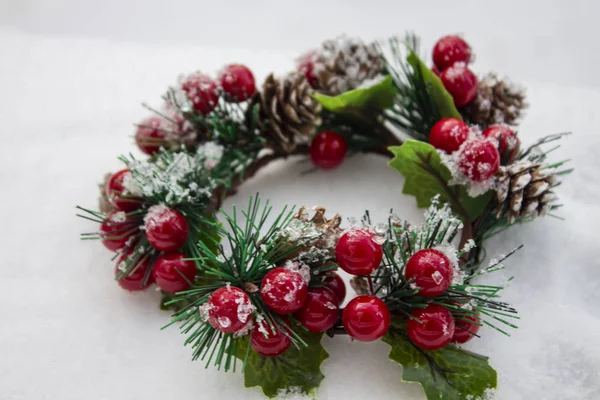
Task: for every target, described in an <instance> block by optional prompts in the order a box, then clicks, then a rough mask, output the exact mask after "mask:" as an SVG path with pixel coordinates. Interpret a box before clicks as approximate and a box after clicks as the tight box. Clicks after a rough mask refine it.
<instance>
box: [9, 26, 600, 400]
mask: <svg viewBox="0 0 600 400" xmlns="http://www.w3.org/2000/svg"><path fill="white" fill-rule="evenodd" d="M0 43H1V44H2V46H1V47H0V48H1V50H0V58H1V59H2V63H0V88H2V90H1V91H0V116H1V117H2V118H1V120H2V131H1V135H2V142H1V143H2V144H1V145H0V183H1V184H2V194H3V196H2V207H0V220H1V221H2V222H3V229H2V231H1V232H2V233H1V239H2V240H1V243H2V256H3V257H2V263H1V265H2V266H1V267H0V268H2V275H1V276H2V280H1V282H2V284H3V285H2V290H0V302H1V304H2V307H0V321H1V323H0V388H1V392H2V394H1V395H0V397H1V398H2V399H7V400H25V399H28V400H29V399H31V400H33V399H35V400H40V399H53V400H54V399H60V400H81V399H86V400H96V399H98V400H99V399H110V400H120V399H127V400H130V399H145V400H152V399H160V400H164V399H179V400H192V399H194V400H195V399H198V398H206V399H209V398H221V399H234V398H245V399H261V398H262V395H261V392H260V390H259V389H257V388H253V389H245V388H244V384H243V379H242V376H241V375H240V374H239V372H238V373H236V374H231V373H224V372H219V371H217V370H216V369H214V368H209V369H205V368H204V365H203V364H201V363H200V362H198V363H191V362H190V357H191V351H190V349H189V348H184V347H183V345H182V343H183V337H182V336H181V335H180V334H179V331H178V330H177V329H176V328H170V329H167V330H164V331H161V330H160V329H159V328H160V327H161V326H163V325H164V324H165V323H166V322H167V321H168V319H169V316H168V314H167V313H165V312H163V311H160V310H159V309H158V307H157V304H158V299H159V294H158V293H157V292H156V291H154V290H148V291H147V292H145V293H141V294H130V293H127V292H125V291H123V290H122V289H120V288H119V286H118V285H116V284H115V282H114V281H113V274H114V264H113V263H112V262H111V261H110V258H111V254H110V253H108V252H107V251H106V250H105V249H104V248H103V247H102V245H100V244H99V243H93V242H91V243H90V242H80V241H79V239H78V235H79V233H81V232H89V231H93V230H94V229H95V226H94V224H93V223H91V222H88V221H85V220H83V219H79V218H76V217H75V209H74V206H75V205H76V204H79V205H82V206H85V207H91V208H94V207H95V206H96V201H97V195H98V193H97V186H96V184H97V183H98V182H100V181H101V180H102V177H103V174H104V173H105V172H107V171H116V170H118V169H120V168H121V164H120V163H119V162H118V161H117V156H118V155H119V154H122V153H128V152H130V151H133V152H134V153H135V154H137V155H139V153H138V152H137V150H135V148H134V145H133V139H132V135H133V133H134V126H133V124H134V123H136V122H138V121H140V120H141V119H142V118H143V117H145V116H146V115H147V113H146V111H145V110H144V109H143V108H142V107H141V106H140V103H141V102H142V101H148V102H149V103H150V104H151V105H154V106H156V107H160V105H161V101H160V94H161V93H164V90H165V89H166V87H167V86H168V85H169V84H170V83H171V82H173V81H174V79H175V78H176V76H177V75H178V74H179V73H186V72H193V71H195V70H197V69H199V68H200V69H202V70H203V71H206V72H211V71H215V72H216V71H217V70H218V69H219V68H220V67H221V66H222V65H223V64H225V63H226V62H242V63H245V64H247V65H250V66H251V67H252V69H253V70H254V71H255V74H256V76H257V79H258V80H260V79H262V78H263V77H264V76H266V74H267V73H268V72H269V71H270V70H271V69H274V70H275V71H276V72H278V73H283V72H285V71H287V70H289V69H291V68H292V66H293V63H294V57H295V56H296V55H297V54H295V53H293V52H279V53H272V52H267V51H251V50H233V49H230V50H216V49H209V48H198V47H192V46H185V45H182V46H169V47H167V46H166V45H152V44H145V45H139V44H137V45H134V44H130V43H118V42H110V41H106V40H99V39H70V38H67V37H62V38H52V37H50V38H48V37H41V36H28V35H23V34H13V33H11V32H6V31H5V32H2V31H0ZM474 69H475V70H476V71H477V64H475V66H474ZM478 72H485V71H478ZM526 86H527V89H528V93H529V100H530V104H531V108H530V110H529V112H528V116H527V118H526V120H525V121H524V122H523V124H522V125H521V128H520V130H519V136H520V137H521V138H522V140H523V141H524V142H525V143H531V142H533V141H534V140H535V139H536V138H538V137H540V136H542V135H543V134H548V133H556V132H562V131H573V132H574V135H573V136H571V137H569V138H567V139H566V140H565V141H564V143H563V147H562V148H561V149H559V150H557V151H556V152H555V154H554V157H556V158H571V159H573V161H572V165H573V166H574V167H575V168H576V171H575V173H574V174H573V175H572V176H570V177H568V178H566V179H565V180H564V183H563V184H562V185H561V186H560V187H559V188H558V190H557V192H558V193H559V195H560V197H561V199H562V202H563V203H564V204H565V207H564V208H563V209H562V210H561V211H560V212H559V214H560V215H561V216H562V217H564V218H566V221H560V220H558V219H554V218H550V217H546V218H543V219H540V220H539V221H536V222H535V223H533V224H530V225H527V226H523V227H516V228H513V229H511V230H510V231H509V232H507V233H506V234H503V235H501V236H499V237H497V238H495V239H494V240H492V241H491V242H490V243H489V247H488V252H489V254H490V257H492V256H494V257H498V256H499V254H501V253H506V252H508V251H509V250H511V249H512V248H514V247H516V246H517V245H519V244H521V243H524V244H525V248H524V249H523V250H522V251H520V252H519V253H517V254H516V255H515V256H513V257H512V258H511V259H509V260H508V261H507V262H506V263H505V264H506V266H507V268H506V269H505V270H503V271H500V272H497V273H494V274H490V275H489V276H488V277H486V278H485V280H486V281H489V282H491V281H498V282H503V281H505V279H506V278H508V277H510V276H512V275H514V276H515V280H514V281H513V282H512V283H511V285H510V287H509V288H508V289H507V290H506V293H505V299H506V300H507V301H510V302H512V303H513V304H514V305H515V306H516V307H517V308H518V309H519V310H520V315H521V318H522V320H521V321H520V323H519V325H520V328H519V329H518V330H516V331H514V332H513V333H512V337H510V338H509V337H505V336H503V335H501V334H500V333H498V332H496V331H494V330H492V329H487V328H484V329H482V331H481V333H482V336H483V337H482V339H479V340H477V339H475V340H473V341H472V342H471V343H469V344H467V345H466V346H465V347H466V348H467V349H470V350H473V351H476V352H481V353H483V354H486V355H488V356H489V357H490V360H491V364H492V365H493V366H494V367H495V368H496V369H497V370H498V374H499V388H498V391H497V398H498V399H503V400H520V399H523V400H525V399H532V398H535V399H548V400H563V399H590V400H591V399H599V398H600V312H599V309H600V256H599V255H598V240H599V239H598V228H597V227H598V225H599V223H600V201H599V199H600V182H599V180H598V171H600V157H598V156H597V155H596V154H594V153H595V152H597V151H599V150H598V149H600V134H599V132H600V117H598V113H597V106H598V104H600V92H598V91H593V90H586V89H577V88H570V87H563V86H558V85H554V84H548V83H545V84H541V83H539V84H538V83H534V82H528V83H527V85H526ZM297 161H298V160H296V159H293V160H290V161H287V162H279V163H276V164H273V165H272V166H270V167H269V168H268V169H266V170H265V171H263V172H261V173H260V174H259V175H258V176H257V177H256V178H254V179H252V180H251V181H249V182H247V183H246V184H245V185H244V186H243V187H242V188H241V190H240V191H239V192H238V193H237V194H236V195H235V196H234V197H232V198H230V199H228V200H227V201H226V202H225V204H224V207H225V209H226V210H227V211H231V208H232V205H233V204H240V205H245V204H247V200H248V197H249V196H250V195H252V194H254V193H256V192H260V193H261V195H262V196H263V197H265V198H269V199H271V201H272V203H273V205H274V207H275V209H276V210H277V209H280V208H281V207H283V205H284V204H293V203H295V204H298V205H302V204H305V205H307V206H312V205H316V204H318V205H322V206H324V207H326V208H327V210H328V214H329V213H331V214H332V215H333V214H334V213H336V212H339V213H340V214H342V215H343V216H344V217H351V216H355V217H360V216H361V215H362V213H363V211H364V209H366V208H368V209H369V210H370V211H371V215H372V217H373V218H374V220H375V221H377V220H379V221H385V217H386V215H387V213H388V211H389V209H390V208H393V209H394V211H395V212H396V213H397V214H398V215H399V216H400V217H402V218H405V219H408V220H409V221H411V222H413V223H416V222H422V220H423V216H422V210H417V209H416V207H415V200H414V199H413V198H411V197H407V196H404V195H402V194H401V187H402V183H403V179H402V177H401V176H400V175H399V174H398V173H396V172H395V171H393V170H392V169H390V168H389V167H387V166H386V162H385V160H383V159H382V158H380V157H377V156H356V157H353V158H351V159H348V160H347V162H345V163H344V165H343V166H342V167H340V168H338V169H336V170H333V171H327V172H317V173H313V174H309V175H306V176H303V177H302V178H300V173H301V172H302V171H304V170H306V169H307V164H306V163H298V162H297ZM345 221H346V220H345ZM344 279H345V280H346V282H347V281H348V276H346V275H344ZM324 345H325V347H326V348H327V350H328V351H329V353H330V358H329V359H327V360H326V361H325V362H324V364H323V371H324V373H325V375H326V379H325V380H324V382H323V384H322V387H321V388H320V390H319V392H318V398H320V399H321V398H322V399H362V398H369V399H394V398H396V399H400V398H401V399H405V400H413V399H414V400H417V399H424V398H425V397H424V395H423V393H422V390H421V388H420V387H419V386H418V385H417V384H410V383H402V382H401V379H400V376H401V367H400V366H399V365H396V364H394V363H392V362H390V361H388V359H387V353H388V352H389V347H388V346H387V345H386V344H384V343H381V342H377V343H351V342H350V341H348V340H347V338H335V339H330V338H325V339H324Z"/></svg>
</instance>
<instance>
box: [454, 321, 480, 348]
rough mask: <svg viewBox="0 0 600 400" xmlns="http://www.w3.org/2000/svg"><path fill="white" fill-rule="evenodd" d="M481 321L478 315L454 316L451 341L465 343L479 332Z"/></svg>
mask: <svg viewBox="0 0 600 400" xmlns="http://www.w3.org/2000/svg"><path fill="white" fill-rule="evenodd" d="M480 324H481V321H480V320H479V316H475V315H465V316H460V317H457V318H454V325H455V328H454V335H453V336H452V343H466V342H468V341H469V340H471V339H472V338H473V337H474V336H475V335H476V334H477V332H479V328H480Z"/></svg>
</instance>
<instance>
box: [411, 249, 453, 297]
mask: <svg viewBox="0 0 600 400" xmlns="http://www.w3.org/2000/svg"><path fill="white" fill-rule="evenodd" d="M404 274H405V275H406V279H414V281H413V282H414V284H415V285H417V286H418V287H419V295H421V296H425V297H436V296H439V295H441V294H442V293H444V292H445V291H446V289H448V287H450V284H451V283H452V277H453V275H454V270H453V269H452V263H451V262H450V260H449V259H448V257H446V255H445V254H444V253H442V252H441V251H438V250H435V249H423V250H419V251H417V252H416V253H415V254H413V255H412V256H411V257H410V258H409V259H408V262H407V263H406V269H405V270H404Z"/></svg>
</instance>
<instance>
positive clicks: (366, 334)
mask: <svg viewBox="0 0 600 400" xmlns="http://www.w3.org/2000/svg"><path fill="white" fill-rule="evenodd" d="M342 322H343V324H344V329H346V332H348V334H349V335H350V336H351V337H353V338H354V339H356V340H360V341H361V342H372V341H374V340H377V339H379V338H380V337H382V336H383V335H385V333H386V332H387V331H388V328H389V327H390V311H389V310H388V308H387V306H386V305H385V303H384V302H383V301H382V300H381V299H380V298H379V297H376V296H373V295H370V294H363V295H361V296H358V297H355V298H353V299H352V300H350V303H348V305H347V306H346V308H345V309H344V313H343V315H342Z"/></svg>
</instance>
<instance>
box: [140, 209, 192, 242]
mask: <svg viewBox="0 0 600 400" xmlns="http://www.w3.org/2000/svg"><path fill="white" fill-rule="evenodd" d="M144 222H145V229H146V237H147V238H148V241H149V242H150V244H151V245H152V247H154V248H155V249H157V250H160V251H165V252H166V251H174V250H177V249H179V248H180V247H181V246H183V245H184V244H185V241H186V240H187V237H188V231H189V229H188V224H187V221H186V220H185V217H184V216H183V214H181V213H180V212H179V211H177V210H174V209H172V208H169V207H166V206H163V205H157V206H152V207H150V208H149V209H148V213H147V214H146V217H145V218H144Z"/></svg>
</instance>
